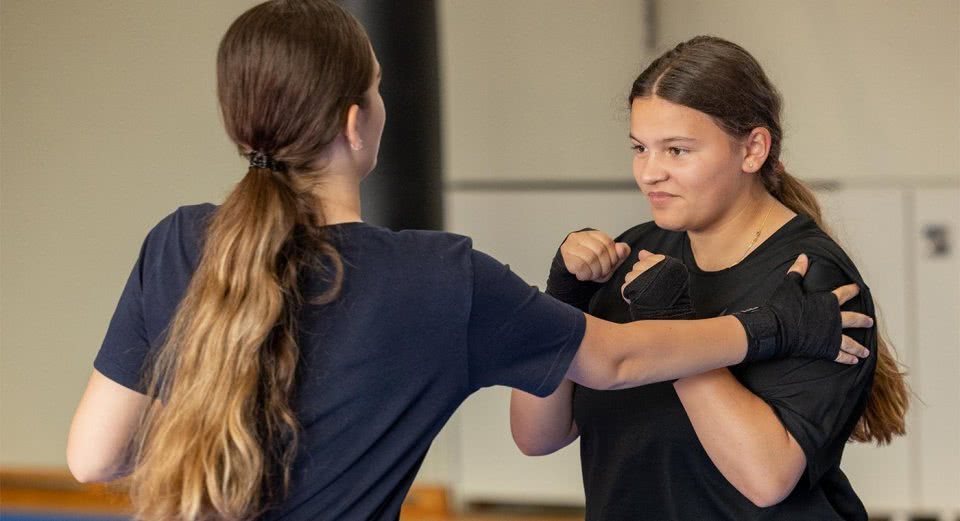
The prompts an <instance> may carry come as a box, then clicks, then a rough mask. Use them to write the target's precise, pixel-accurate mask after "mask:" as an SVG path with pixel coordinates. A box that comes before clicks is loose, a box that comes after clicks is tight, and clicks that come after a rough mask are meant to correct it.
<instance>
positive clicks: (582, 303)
mask: <svg viewBox="0 0 960 521" xmlns="http://www.w3.org/2000/svg"><path fill="white" fill-rule="evenodd" d="M600 286H602V284H599V283H597V282H592V281H582V280H577V276H576V275H574V274H572V273H570V272H569V271H567V266H566V265H565V264H564V263H563V257H562V256H561V255H560V250H559V249H558V250H557V254H556V255H554V256H553V263H552V264H550V276H549V277H547V291H546V294H547V295H550V296H551V297H553V298H555V299H557V300H559V301H560V302H563V303H566V304H570V305H571V306H573V307H575V308H577V309H580V310H581V311H586V310H587V307H588V306H589V305H590V299H591V298H592V297H593V294H594V293H596V292H597V290H598V289H600Z"/></svg>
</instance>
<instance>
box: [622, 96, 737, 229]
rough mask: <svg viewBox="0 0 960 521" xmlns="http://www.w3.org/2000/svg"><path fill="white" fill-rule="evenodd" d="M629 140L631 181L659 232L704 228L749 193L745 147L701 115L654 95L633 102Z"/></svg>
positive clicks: (731, 211)
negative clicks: (663, 230)
mask: <svg viewBox="0 0 960 521" xmlns="http://www.w3.org/2000/svg"><path fill="white" fill-rule="evenodd" d="M630 141H631V145H632V148H633V177H634V179H636V181H637V185H638V186H639V187H640V190H641V191H642V192H643V193H644V195H645V196H646V197H647V200H648V201H649V203H650V208H651V210H652V212H653V218H654V220H655V221H656V223H657V226H659V227H661V228H664V229H668V230H675V231H680V230H690V231H700V230H707V229H709V228H710V227H711V226H713V225H715V224H717V223H719V222H722V220H723V219H724V217H726V216H729V215H731V214H732V213H733V211H734V210H733V209H734V207H735V205H736V203H737V202H738V201H739V200H741V199H742V198H743V197H745V196H746V195H747V193H748V190H749V188H750V182H751V181H752V179H751V177H753V176H751V175H746V174H744V172H743V171H742V170H741V167H742V165H743V162H744V157H745V156H746V154H747V149H746V147H745V146H744V145H743V144H742V143H740V142H739V140H736V139H734V138H732V137H731V136H730V135H729V134H727V133H726V132H725V131H724V130H723V129H722V128H720V127H719V126H718V125H717V124H716V123H714V121H713V119H712V118H711V117H710V116H708V115H706V114H704V113H703V112H700V111H697V110H694V109H691V108H689V107H685V106H683V105H678V104H675V103H671V102H669V101H666V100H664V99H662V98H658V97H656V96H651V97H645V98H635V99H634V100H633V104H632V106H631V110H630Z"/></svg>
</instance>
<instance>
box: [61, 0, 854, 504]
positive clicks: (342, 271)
mask: <svg viewBox="0 0 960 521" xmlns="http://www.w3.org/2000/svg"><path fill="white" fill-rule="evenodd" d="M217 76H218V86H217V88H218V95H219V101H220V106H221V110H222V114H223V121H224V124H225V126H226V131H227V134H228V135H229V136H230V139H231V140H233V142H234V143H235V144H236V146H237V148H238V150H239V152H240V153H241V154H242V155H243V156H244V157H245V158H246V159H247V160H248V161H249V168H248V169H247V172H246V175H245V176H244V177H243V179H242V180H241V181H240V182H239V183H238V184H237V186H236V187H235V188H234V190H233V191H232V192H231V193H230V194H229V195H228V196H227V197H226V200H224V201H223V203H222V204H220V205H219V206H214V205H210V204H204V205H197V206H185V207H181V208H179V209H178V210H176V211H175V212H173V213H172V214H170V215H169V216H168V217H166V218H165V219H163V220H162V221H161V222H160V223H159V224H157V226H156V227H154V228H153V230H152V231H150V233H149V234H148V235H147V238H146V240H145V241H144V244H143V247H142V248H141V250H140V256H139V259H138V260H137V262H136V264H135V266H134V268H133V272H132V273H131V274H130V277H129V279H128V281H127V285H126V287H125V289H124V291H123V294H122V295H121V297H120V302H119V304H118V306H117V309H116V311H115V313H114V316H113V319H112V320H111V322H110V326H109V328H108V330H107V334H106V338H105V339H104V342H103V345H102V346H101V348H100V352H99V353H98V355H97V358H96V360H95V361H94V369H95V370H94V372H93V375H92V376H91V379H90V383H89V384H88V387H87V389H86V391H85V393H84V396H83V398H82V399H81V402H80V405H79V406H78V408H77V412H76V415H75V416H74V421H73V424H72V426H71V429H70V436H69V440H68V447H67V460H68V464H69V465H70V468H71V471H72V472H73V473H74V475H75V476H76V477H77V478H78V479H79V480H81V481H103V480H111V479H116V478H120V477H123V476H129V488H130V492H131V495H132V498H133V504H134V507H135V509H136V518H137V519H141V520H145V521H160V520H164V521H169V520H177V521H194V520H204V521H212V520H229V521H240V520H252V519H264V520H272V519H284V520H311V521H313V520H324V519H330V520H393V519H397V517H398V516H399V512H400V505H401V503H402V501H403V498H404V496H405V494H406V492H407V489H408V488H409V486H410V483H411V482H412V481H413V478H414V476H415V475H416V472H417V469H418V468H419V465H420V462H421V461H422V459H423V457H424V455H425V453H426V451H427V448H428V447H429V446H430V443H431V441H432V440H433V438H434V436H436V434H437V433H438V432H439V431H440V429H441V427H442V426H443V424H444V423H445V422H446V420H447V419H448V418H449V417H450V415H451V414H453V412H454V410H455V409H456V408H457V406H458V405H459V404H460V403H461V402H462V401H463V400H464V399H466V397H467V396H469V395H470V394H471V393H472V392H474V391H476V390H478V389H480V388H481V387H485V386H491V385H498V384H499V385H508V386H513V387H516V388H519V389H523V390H524V391H526V392H530V393H535V394H539V395H546V394H549V393H551V392H553V390H554V389H555V388H556V386H557V385H558V384H559V383H560V382H561V380H562V379H563V378H564V377H567V378H570V379H571V380H572V381H576V382H579V383H581V384H584V385H590V386H591V387H597V388H615V387H620V386H629V385H638V384H642V383H647V382H652V381H659V380H663V379H666V378H676V377H680V376H686V375H691V374H696V373H700V372H703V371H705V370H709V369H713V368H717V367H723V366H727V365H731V364H736V363H739V362H741V361H744V360H759V359H768V358H775V357H785V356H801V357H806V358H825V359H830V360H834V359H838V360H841V361H844V362H846V363H853V362H855V361H856V360H857V358H856V357H865V356H867V355H868V353H867V352H866V350H865V349H864V348H863V347H862V346H861V345H860V344H858V343H857V342H855V341H854V340H852V339H851V337H848V336H846V335H842V334H841V328H842V327H859V328H863V327H869V325H870V323H871V321H870V319H869V318H868V317H866V316H864V315H860V314H856V313H847V312H843V313H841V312H840V309H839V308H840V305H841V304H842V303H843V302H846V301H847V300H849V299H851V298H853V297H854V296H855V295H856V293H857V289H856V286H854V285H846V286H843V287H840V288H838V289H836V290H834V291H833V292H829V291H824V292H817V293H809V292H805V291H803V290H802V288H801V287H800V283H799V281H800V280H801V276H802V274H803V273H805V271H806V261H805V259H803V258H801V259H800V260H798V261H797V264H796V265H795V266H794V267H793V271H794V272H796V273H792V274H790V275H788V276H784V274H781V276H780V278H781V279H782V282H783V284H782V288H781V289H780V290H779V291H778V292H777V293H776V294H775V295H773V296H772V297H771V298H770V300H769V301H768V302H766V303H765V305H764V306H763V307H762V309H760V310H759V311H757V312H754V313H747V314H742V315H737V316H735V317H722V318H716V319H710V320H702V321H691V322H689V323H685V324H684V325H683V327H675V326H673V325H672V324H671V323H668V322H667V323H664V322H650V323H636V324H627V325H619V324H612V323H609V322H606V321H602V320H598V319H594V318H592V317H589V316H587V315H585V314H584V313H582V312H580V311H579V310H577V309H575V308H573V307H570V306H567V305H564V304H562V303H560V302H557V301H556V300H554V299H551V298H549V297H547V296H545V295H543V294H540V293H538V292H537V291H536V290H535V289H534V288H531V287H530V286H529V285H527V284H524V283H523V281H522V280H520V279H519V278H518V277H516V276H515V275H513V274H512V273H511V272H510V271H509V269H508V268H507V267H506V266H504V265H503V264H500V263H499V262H497V261H495V260H494V259H492V258H490V257H489V256H486V255H484V254H482V253H480V252H477V251H475V250H473V248H472V246H471V243H470V240H469V239H468V238H466V237H462V236H456V235H452V234H446V233H439V232H425V231H404V232H392V231H389V230H386V229H383V228H378V227H375V226H370V225H367V224H365V223H363V222H362V221H361V219H360V182H361V180H362V179H363V178H364V177H365V176H366V175H367V174H368V173H370V171H371V170H372V169H373V167H374V166H375V164H376V160H377V151H378V149H379V144H380V136H381V132H382V130H383V126H384V121H385V109H384V105H383V100H382V99H381V97H380V94H379V92H378V86H379V80H380V67H379V64H378V63H377V60H376V57H375V55H374V53H373V50H372V48H371V46H370V42H369V40H368V39H367V36H366V34H365V32H364V30H363V28H362V27H361V26H360V25H359V24H358V23H357V22H356V20H354V19H353V18H352V17H350V16H349V15H348V14H347V13H346V12H345V11H344V10H343V9H341V8H340V7H339V6H338V5H337V4H336V3H334V2H332V1H329V0H273V1H270V2H266V3H263V4H261V5H258V6H255V7H253V8H252V9H250V10H249V11H247V12H246V13H244V14H243V15H242V16H240V18H238V19H237V20H236V21H235V22H234V23H233V24H232V25H231V27H230V28H229V30H228V31H227V33H226V35H225V36H224V37H223V40H222V42H221V44H220V49H219V53H218V56H217ZM786 271H787V270H786V268H785V269H784V272H786ZM831 289H832V288H831ZM819 322H825V323H828V324H830V325H832V326H833V329H832V330H831V331H828V332H823V331H822V330H819V329H817V328H813V327H811V325H812V324H815V323H819ZM708 339H709V341H708Z"/></svg>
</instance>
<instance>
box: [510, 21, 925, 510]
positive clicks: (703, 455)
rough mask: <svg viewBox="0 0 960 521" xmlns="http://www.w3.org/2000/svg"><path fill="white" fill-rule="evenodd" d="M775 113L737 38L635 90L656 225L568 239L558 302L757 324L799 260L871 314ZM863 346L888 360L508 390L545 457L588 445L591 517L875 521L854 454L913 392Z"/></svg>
mask: <svg viewBox="0 0 960 521" xmlns="http://www.w3.org/2000/svg"><path fill="white" fill-rule="evenodd" d="M780 105H781V102H780V96H779V94H778V93H777V91H776V90H775V88H774V87H773V85H772V84H771V83H770V81H769V79H768V78H767V77H766V75H765V74H764V72H763V70H762V69H761V68H760V65H759V64H758V63H757V62H756V60H755V59H754V58H753V57H752V56H751V55H750V54H749V53H748V52H747V51H745V50H744V49H743V48H741V47H739V46H738V45H736V44H733V43H731V42H728V41H725V40H722V39H719V38H713V37H697V38H694V39H692V40H689V41H687V42H684V43H681V44H680V45H678V46H677V47H675V48H674V49H673V50H671V51H669V52H667V53H666V54H664V55H663V56H661V57H660V58H658V59H657V60H656V61H654V62H653V63H652V64H651V65H650V66H649V67H648V68H647V69H646V70H644V71H643V73H642V74H640V76H639V77H638V78H637V79H636V81H635V82H634V84H633V88H632V91H631V93H630V107H631V112H630V140H631V144H632V148H633V152H634V154H633V173H634V177H635V179H636V182H637V184H638V186H639V187H640V190H641V191H642V192H643V194H644V196H645V197H646V199H647V201H648V203H649V205H650V208H651V210H652V213H653V217H654V220H653V222H648V223H644V224H641V225H639V226H636V227H634V228H631V229H630V230H627V231H626V232H624V233H623V234H622V235H620V236H619V237H617V238H616V240H613V239H611V238H610V237H609V236H608V235H606V234H604V233H603V232H599V231H593V230H585V231H581V232H576V233H572V234H570V235H568V236H567V238H566V239H565V240H564V242H563V244H562V245H561V247H560V250H559V251H558V253H557V257H556V258H555V259H554V264H553V267H552V269H551V273H550V278H549V282H548V288H547V292H548V293H549V294H553V295H554V296H556V297H557V298H560V299H561V300H564V301H566V302H567V303H570V304H572V305H575V306H577V307H580V308H581V309H583V310H585V311H588V312H589V313H592V314H594V315H596V316H598V317H602V318H605V319H607V320H611V321H613V322H630V321H632V320H638V319H651V318H657V319H667V320H669V319H689V318H704V317H717V316H723V315H726V314H729V313H734V312H744V311H745V310H746V312H748V313H749V312H750V310H751V309H752V308H754V307H756V306H757V305H758V304H760V303H762V302H763V301H764V300H765V299H766V298H767V297H768V296H769V295H770V294H771V292H773V291H774V290H775V288H776V287H777V285H778V284H779V280H780V275H779V274H780V273H782V272H783V270H784V269H785V268H786V267H787V266H789V265H790V264H791V263H792V262H793V259H794V258H795V257H796V256H797V254H798V253H801V252H805V253H807V254H808V255H809V257H810V263H811V264H810V271H809V273H808V275H807V277H806V278H805V279H804V281H803V285H804V287H805V288H807V289H808V290H816V289H818V288H828V287H834V286H836V285H838V284H844V283H849V282H853V283H856V284H858V285H859V286H860V288H861V292H860V295H859V297H858V298H857V299H855V300H852V301H850V302H849V303H848V304H847V308H848V309H852V310H857V311H860V312H862V313H865V314H867V315H871V316H873V315H874V304H873V301H872V299H871V297H870V292H869V291H868V289H867V286H866V284H865V283H864V281H863V279H862V278H861V277H860V274H859V272H858V271H857V269H856V267H855V266H854V264H853V263H852V262H851V260H850V259H849V258H848V257H847V255H846V254H845V253H844V252H843V249H842V248H841V247H840V246H838V245H837V243H836V242H835V241H834V240H833V239H832V238H831V237H830V235H829V234H828V232H827V231H825V227H824V225H823V222H822V218H821V214H820V209H819V207H818V205H817V202H816V199H815V197H814V195H813V194H812V193H811V192H810V191H809V190H808V189H807V188H806V187H804V186H803V185H802V184H801V183H800V182H799V181H797V180H796V179H795V178H793V177H792V176H791V175H790V174H788V173H787V171H786V170H785V168H784V166H783V163H782V162H781V161H780V152H781V147H782V128H781V124H780ZM650 252H656V253H657V255H654V254H651V253H650ZM665 256H666V258H665ZM628 259H629V260H628ZM847 308H845V309H847ZM818 327H822V326H818ZM853 337H854V338H855V339H857V340H858V341H859V342H860V343H862V344H863V345H865V346H867V347H868V348H869V349H870V350H871V351H872V352H874V353H876V356H871V357H870V358H868V359H866V360H863V361H861V362H860V363H858V364H852V365H843V364H834V363H830V362H829V361H825V360H801V359H786V360H776V361H763V362H756V363H748V364H741V365H739V366H736V367H732V368H730V369H718V370H712V371H709V372H705V373H703V374H700V375H696V376H689V377H685V378H681V379H679V380H676V381H672V382H663V383H657V384H651V385H646V386H643V387H638V388H634V389H624V390H612V391H601V390H594V389H591V388H589V387H587V386H581V385H578V384H575V383H573V382H570V381H567V382H564V383H562V384H561V385H560V386H559V387H558V389H557V391H555V392H554V393H553V394H552V395H551V396H549V397H547V398H537V397H533V396H530V395H527V394H525V393H523V392H519V391H514V394H513V398H512V410H511V422H512V428H513V433H514V439H515V440H516V442H517V444H518V446H519V447H520V448H521V450H523V452H525V453H527V454H531V455H536V454H547V453H550V452H553V451H556V450H558V449H559V448H561V447H563V446H566V445H567V444H569V443H571V442H572V441H573V440H574V439H576V438H577V437H579V438H580V455H581V463H582V470H583V479H584V488H585V492H586V500H587V519H588V520H597V521H599V520H604V521H612V520H637V519H651V520H654V519H655V520H658V521H659V520H678V521H679V520H684V521H685V520H690V519H729V520H736V521H743V520H750V519H775V520H778V521H785V520H794V519H795V520H812V519H816V520H833V519H847V520H849V519H856V520H866V519H867V514H866V512H865V509H864V507H863V504H862V503H861V501H860V500H859V499H858V498H857V495H856V493H855V491H854V487H853V486H852V485H851V484H850V483H849V482H848V480H847V478H846V477H845V476H844V474H843V472H842V471H841V470H840V461H841V457H842V455H843V449H844V446H845V444H846V443H847V441H848V440H852V441H861V442H867V441H873V442H877V443H887V442H889V441H890V440H891V438H892V437H893V436H895V435H901V434H903V433H904V414H905V411H906V408H907V391H906V387H905V384H904V380H903V376H902V374H901V373H900V371H899V368H898V365H897V363H896V361H895V359H894V357H893V356H892V353H891V351H890V349H889V347H888V345H887V343H886V342H885V340H884V339H883V338H882V337H880V336H879V334H878V332H877V330H876V329H875V328H873V329H869V330H862V331H858V332H857V333H855V334H853ZM841 358H842V355H841Z"/></svg>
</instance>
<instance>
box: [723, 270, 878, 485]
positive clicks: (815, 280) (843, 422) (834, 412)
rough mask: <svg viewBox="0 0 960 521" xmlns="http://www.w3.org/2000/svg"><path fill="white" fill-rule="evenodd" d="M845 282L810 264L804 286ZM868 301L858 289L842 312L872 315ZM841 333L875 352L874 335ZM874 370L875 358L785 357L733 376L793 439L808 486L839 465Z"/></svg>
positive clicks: (837, 274) (811, 287)
mask: <svg viewBox="0 0 960 521" xmlns="http://www.w3.org/2000/svg"><path fill="white" fill-rule="evenodd" d="M849 280H850V279H849V278H847V277H845V276H844V275H843V273H842V272H841V271H840V270H839V269H838V268H837V267H835V266H832V265H830V264H829V263H825V262H823V261H821V262H819V263H818V262H817V261H816V260H813V262H812V263H811V267H810V271H809V272H808V274H807V276H806V278H805V280H804V284H805V286H806V287H807V290H808V291H823V290H829V289H833V288H836V287H837V286H841V285H843V284H847V283H849ZM869 298H870V297H869V291H867V290H866V288H864V289H863V290H862V292H861V296H859V297H857V298H855V299H853V300H851V301H850V302H848V303H847V304H845V305H844V306H843V309H844V310H847V311H858V312H861V313H866V314H872V309H873V307H872V303H868V300H869ZM845 334H848V335H849V336H851V337H852V338H854V339H855V340H857V341H858V342H860V343H861V344H863V345H865V346H866V347H867V348H869V349H870V350H871V352H872V353H875V351H876V335H875V330H873V329H870V330H859V331H845ZM875 367H876V355H872V356H870V357H869V358H867V359H864V360H862V361H861V362H860V363H858V364H856V365H843V364H838V363H835V362H831V361H826V360H811V359H802V358H789V359H784V360H771V361H766V362H760V363H756V364H750V365H748V366H745V367H743V368H742V370H740V371H738V377H739V378H740V380H741V382H742V383H743V384H744V385H745V386H746V387H747V388H748V389H750V390H751V391H752V392H753V393H754V394H756V395H757V396H759V397H760V398H762V399H763V400H764V401H766V402H767V403H768V404H769V405H770V407H771V408H773V411H774V413H775V414H776V415H777V416H778V417H779V418H780V421H781V422H782V423H783V425H784V427H785V428H786V429H787V430H788V431H789V432H790V434H791V435H792V436H793V437H794V439H796V440H797V443H798V444H799V445H800V447H801V448H802V449H803V452H804V455H805V456H806V460H807V469H806V478H807V480H808V483H809V485H810V486H812V485H814V484H816V483H817V481H818V480H819V479H820V477H821V476H822V475H823V473H824V472H826V471H827V470H829V469H830V468H832V467H836V466H838V465H839V464H840V458H841V456H842V452H843V447H844V445H845V443H846V440H847V438H848V437H849V436H850V433H851V431H852V429H853V427H854V426H855V425H856V423H857V421H858V420H859V417H860V415H861V414H862V413H863V408H864V406H865V404H866V399H867V396H868V395H869V392H870V387H871V384H872V382H873V372H874V369H875Z"/></svg>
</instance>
